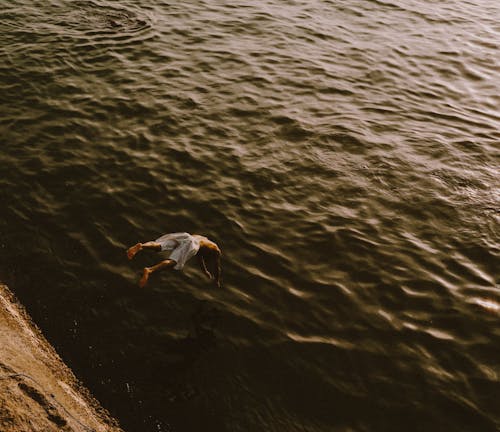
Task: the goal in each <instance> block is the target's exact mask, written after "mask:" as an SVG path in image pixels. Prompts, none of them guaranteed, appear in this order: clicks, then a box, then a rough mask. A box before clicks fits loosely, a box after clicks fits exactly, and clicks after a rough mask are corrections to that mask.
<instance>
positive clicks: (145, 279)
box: [139, 259, 177, 288]
mask: <svg viewBox="0 0 500 432" xmlns="http://www.w3.org/2000/svg"><path fill="white" fill-rule="evenodd" d="M176 264H177V262H176V261H174V260H171V259H166V260H165V261H162V262H160V263H158V264H156V265H154V266H153V267H145V268H144V270H143V272H142V277H141V280H140V281H139V286H140V287H141V288H144V287H145V286H146V284H147V283H148V279H149V276H151V274H152V273H154V272H155V271H158V270H163V269H165V268H174V267H175V265H176Z"/></svg>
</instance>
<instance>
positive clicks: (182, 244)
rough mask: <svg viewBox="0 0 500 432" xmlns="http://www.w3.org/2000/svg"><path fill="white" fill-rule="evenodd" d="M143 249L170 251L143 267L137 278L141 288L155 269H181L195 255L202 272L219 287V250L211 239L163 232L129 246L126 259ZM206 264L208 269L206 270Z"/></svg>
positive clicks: (183, 233)
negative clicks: (153, 238)
mask: <svg viewBox="0 0 500 432" xmlns="http://www.w3.org/2000/svg"><path fill="white" fill-rule="evenodd" d="M143 249H149V250H153V251H156V252H163V251H170V257H169V258H168V259H166V260H163V261H161V262H159V263H158V264H156V265H154V266H152V267H145V268H144V271H143V273H142V277H141V279H140V280H139V286H140V287H141V288H143V287H145V286H146V284H147V283H148V279H149V276H151V274H152V273H154V272H155V271H158V270H163V269H175V270H182V268H183V267H184V264H186V262H187V260H188V259H190V258H192V257H193V256H195V255H196V256H197V257H198V263H199V265H200V268H201V270H202V271H203V273H205V275H207V276H208V277H209V278H210V279H211V280H212V281H213V282H214V284H215V285H216V286H217V287H220V274H221V269H220V256H221V251H220V249H219V247H218V246H217V245H216V244H215V243H214V242H213V241H210V240H209V239H207V238H206V237H204V236H201V235H197V234H189V233H186V232H182V233H170V234H165V235H163V236H161V237H160V238H158V239H156V240H154V241H148V242H146V243H137V244H136V245H134V246H132V247H130V248H129V249H128V250H127V257H128V259H129V260H131V259H132V258H134V256H135V255H136V254H137V252H139V251H141V250H143ZM207 265H208V267H209V268H210V270H208V268H207Z"/></svg>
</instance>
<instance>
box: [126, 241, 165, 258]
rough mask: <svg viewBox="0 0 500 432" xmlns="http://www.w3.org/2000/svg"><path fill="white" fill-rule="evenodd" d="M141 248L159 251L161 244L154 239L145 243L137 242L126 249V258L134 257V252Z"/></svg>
mask: <svg viewBox="0 0 500 432" xmlns="http://www.w3.org/2000/svg"><path fill="white" fill-rule="evenodd" d="M143 249H152V250H155V251H158V252H159V251H161V244H160V243H156V242H154V241H149V242H146V243H137V244H135V245H134V246H132V247H130V248H128V250H127V258H128V259H129V260H131V259H132V258H134V256H135V254H136V253H137V252H139V251H141V250H143Z"/></svg>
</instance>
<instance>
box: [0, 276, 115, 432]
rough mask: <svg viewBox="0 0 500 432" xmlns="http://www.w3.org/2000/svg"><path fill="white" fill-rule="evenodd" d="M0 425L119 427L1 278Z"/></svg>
mask: <svg viewBox="0 0 500 432" xmlns="http://www.w3.org/2000/svg"><path fill="white" fill-rule="evenodd" d="M0 431H1V432H52V431H53V432H61V431H65V432H66V431H67V432H70V431H75V432H104V431H106V432H108V431H109V432H120V431H121V429H120V428H119V427H118V425H117V422H116V421H115V420H113V419H112V418H111V417H110V416H109V414H108V413H107V412H106V411H105V410H104V409H103V408H102V407H101V406H100V405H99V403H98V402H97V401H96V400H95V399H94V398H93V397H92V396H91V395H90V394H89V392H88V390H87V389H86V388H84V387H83V386H82V385H81V384H80V383H79V382H78V381H77V380H76V378H75V376H74V375H73V373H72V372H71V370H70V369H69V368H68V367H67V366H66V365H65V364H64V363H63V362H62V360H61V359H60V357H59V356H58V355H57V353H56V352H55V350H54V349H53V347H52V346H51V345H50V344H49V343H48V342H47V340H46V339H45V338H44V337H43V335H42V334H41V332H40V330H39V329H38V328H37V327H36V326H35V325H34V324H33V323H32V321H31V319H30V318H29V316H28V314H27V313H26V311H25V310H24V308H23V307H22V306H21V305H20V304H19V303H18V302H17V301H16V299H15V298H14V296H13V295H12V293H11V292H10V291H9V290H8V288H7V287H6V286H5V285H2V284H0Z"/></svg>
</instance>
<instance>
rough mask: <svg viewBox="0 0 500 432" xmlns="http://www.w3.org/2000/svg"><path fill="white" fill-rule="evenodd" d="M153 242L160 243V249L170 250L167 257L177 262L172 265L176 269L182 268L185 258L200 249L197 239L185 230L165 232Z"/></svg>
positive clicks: (190, 256)
mask: <svg viewBox="0 0 500 432" xmlns="http://www.w3.org/2000/svg"><path fill="white" fill-rule="evenodd" d="M155 242H156V243H159V244H160V245H161V250H162V251H172V252H171V254H170V257H169V258H170V259H171V260H174V261H175V262H176V263H177V264H176V265H175V267H174V269H176V270H182V268H183V267H184V264H186V262H187V260H188V259H190V258H192V257H193V256H195V255H196V254H197V253H198V250H199V249H200V241H199V239H198V238H197V237H195V236H192V235H191V234H189V233H187V232H180V233H170V234H165V235H162V236H161V237H160V238H157V239H156V240H155Z"/></svg>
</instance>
